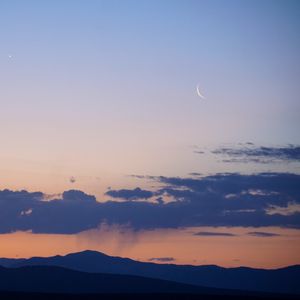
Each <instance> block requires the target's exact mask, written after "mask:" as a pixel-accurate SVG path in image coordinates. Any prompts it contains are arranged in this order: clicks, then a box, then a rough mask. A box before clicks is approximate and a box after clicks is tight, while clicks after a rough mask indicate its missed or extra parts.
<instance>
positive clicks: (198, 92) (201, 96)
mask: <svg viewBox="0 0 300 300" xmlns="http://www.w3.org/2000/svg"><path fill="white" fill-rule="evenodd" d="M196 90H197V95H198V96H199V97H200V98H201V99H205V97H204V96H203V95H202V94H201V92H200V89H199V85H197V88H196Z"/></svg>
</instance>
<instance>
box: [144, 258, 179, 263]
mask: <svg viewBox="0 0 300 300" xmlns="http://www.w3.org/2000/svg"><path fill="white" fill-rule="evenodd" d="M175 260H176V259H175V258H174V257H152V258H149V259H148V261H160V262H170V261H175Z"/></svg>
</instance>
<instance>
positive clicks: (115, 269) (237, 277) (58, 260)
mask: <svg viewBox="0 0 300 300" xmlns="http://www.w3.org/2000/svg"><path fill="white" fill-rule="evenodd" d="M0 265H2V266H4V267H9V268H12V267H14V268H15V267H22V266H58V267H63V268H68V269H72V270H77V271H82V272H89V273H105V274H123V275H135V276H142V277H147V278H155V279H163V280H169V281H174V282H178V283H184V284H190V285H197V286H202V287H211V288H219V289H230V290H234V289H235V290H244V291H256V292H270V293H289V294H300V285H299V278H300V266H290V267H286V268H281V269H275V270H265V269H253V268H246V267H238V268H222V267H218V266H214V265H208V266H191V265H175V264H155V263H146V262H138V261H134V260H132V259H128V258H121V257H113V256H108V255H106V254H103V253H100V252H96V251H89V250H88V251H83V252H78V253H72V254H68V255H66V256H59V255H57V256H53V257H33V258H29V259H7V258H4V259H0Z"/></svg>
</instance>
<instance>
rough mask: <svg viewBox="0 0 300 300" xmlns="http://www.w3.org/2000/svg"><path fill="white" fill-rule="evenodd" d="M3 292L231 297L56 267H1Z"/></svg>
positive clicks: (166, 283) (0, 288)
mask: <svg viewBox="0 0 300 300" xmlns="http://www.w3.org/2000/svg"><path fill="white" fill-rule="evenodd" d="M0 291H13V292H38V293H72V294H78V293H95V294H99V293H102V294H103V293H107V294H115V293H122V294H124V293H125V294H127V293H179V294H180V293H184V294H190V293H191V294H205V295H221V294H230V293H231V292H230V291H222V290H218V289H213V288H205V287H199V286H192V285H188V284H183V283H177V282H171V281H166V280H161V279H153V278H144V277H138V276H132V275H118V274H101V273H86V272H79V271H74V270H70V269H65V268H62V267H55V266H27V267H20V268H4V267H0Z"/></svg>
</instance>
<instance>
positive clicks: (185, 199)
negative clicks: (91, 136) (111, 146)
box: [0, 173, 300, 234]
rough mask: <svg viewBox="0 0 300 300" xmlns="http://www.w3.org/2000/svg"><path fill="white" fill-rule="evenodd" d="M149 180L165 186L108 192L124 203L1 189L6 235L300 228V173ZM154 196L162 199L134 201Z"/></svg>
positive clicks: (78, 193) (1, 229) (78, 194)
mask: <svg viewBox="0 0 300 300" xmlns="http://www.w3.org/2000/svg"><path fill="white" fill-rule="evenodd" d="M147 179H151V180H154V181H156V182H158V183H160V185H159V186H160V187H159V188H157V190H155V191H153V192H151V191H146V190H142V189H140V188H136V189H132V190H116V191H113V190H111V191H108V192H113V194H112V195H114V196H116V197H117V196H118V197H123V199H124V201H121V202H120V201H115V200H110V201H106V202H98V201H97V200H96V198H95V197H94V196H92V195H88V194H86V193H84V192H82V191H78V190H70V191H65V192H64V193H63V194H62V195H58V196H57V197H56V198H55V199H51V200H47V201H45V194H43V193H41V192H35V193H30V192H28V191H10V190H3V191H0V220H1V222H0V233H8V232H13V231H17V230H24V231H26V230H30V231H32V232H34V233H64V234H72V233H78V232H81V231H85V230H89V229H93V228H98V226H99V225H100V224H103V223H105V224H107V225H108V226H111V225H117V226H125V225H126V226H129V227H130V228H132V230H133V231H137V230H143V229H145V230H148V229H156V228H181V227H194V226H214V227H217V226H227V227H231V226H242V227H248V226H251V227H260V226H282V227H292V228H300V211H299V209H298V207H299V204H300V198H299V195H300V175H297V174H290V173H259V174H251V175H243V174H239V173H225V174H215V175H211V176H206V177H199V178H198V177H197V178H195V177H192V178H181V177H164V176H157V177H153V176H152V177H147ZM108 192H107V193H108ZM112 195H111V197H113V196H112ZM152 195H154V196H155V199H156V201H151V202H150V201H149V202H148V201H132V200H133V199H141V198H142V199H147V198H149V197H150V196H152ZM170 199H171V200H170ZM99 200H100V199H99ZM291 203H292V204H291Z"/></svg>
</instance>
